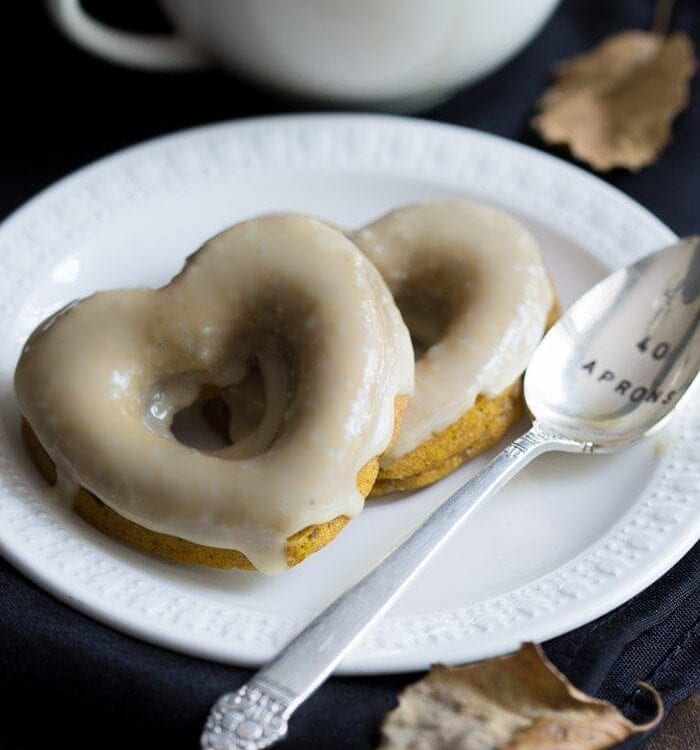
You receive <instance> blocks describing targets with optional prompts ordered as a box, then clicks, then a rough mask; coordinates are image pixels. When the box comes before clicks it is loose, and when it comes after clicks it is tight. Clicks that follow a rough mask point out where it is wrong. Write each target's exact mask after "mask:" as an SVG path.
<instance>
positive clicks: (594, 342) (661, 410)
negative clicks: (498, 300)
mask: <svg viewBox="0 0 700 750" xmlns="http://www.w3.org/2000/svg"><path fill="white" fill-rule="evenodd" d="M699 319H700V237H689V238H687V239H684V240H681V241H680V242H678V243H676V244H674V245H671V246H669V247H667V248H664V249H663V250H660V251H658V252H656V253H653V254H652V255H648V256H646V257H644V258H642V259H641V260H639V261H638V262H637V263H634V264H633V265H631V266H628V267H627V268H622V269H620V270H619V271H617V272H615V273H613V274H612V275H611V276H608V277H607V278H605V279H604V280H603V281H601V282H600V283H599V284H597V285H596V286H594V287H593V288H592V289H590V290H589V291H588V292H586V294H584V295H583V297H581V298H580V299H579V300H578V301H577V302H576V303H575V304H574V305H573V306H572V307H571V308H570V309H569V310H568V311H567V312H566V314H565V315H564V316H563V317H562V319H561V320H560V321H559V322H558V323H557V324H556V325H555V326H554V327H553V328H552V329H551V330H550V331H549V333H548V334H547V335H546V336H545V338H544V339H543V341H542V342H541V343H540V345H539V346H538V348H537V350H536V351H535V354H534V356H533V357H532V360H531V362H530V365H529V367H528V369H527V373H526V375H525V399H526V401H527V405H528V408H529V409H530V412H531V414H532V415H533V417H534V419H535V420H536V422H537V423H538V424H539V425H540V427H541V428H542V429H546V430H549V431H553V432H557V433H560V434H562V435H565V436H566V437H569V438H571V439H573V440H575V441H580V442H583V443H588V444H590V446H589V448H595V450H596V451H601V450H613V449H617V448H620V447H622V446H623V445H627V444H630V443H633V442H636V441H637V440H639V439H640V438H642V437H643V436H644V435H646V434H648V433H650V432H651V431H655V430H657V429H659V428H660V427H661V426H663V424H664V423H665V422H666V420H667V418H668V417H669V415H670V414H671V411H672V410H673V409H674V407H675V406H676V404H677V403H678V401H679V400H680V399H681V398H682V396H683V395H684V393H685V392H686V391H687V389H688V388H689V386H690V384H691V383H692V381H693V379H694V377H695V375H696V373H697V371H698V368H699V367H700V326H698V321H699Z"/></svg>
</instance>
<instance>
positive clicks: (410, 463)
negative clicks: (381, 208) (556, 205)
mask: <svg viewBox="0 0 700 750" xmlns="http://www.w3.org/2000/svg"><path fill="white" fill-rule="evenodd" d="M349 236H350V238H351V239H352V240H353V242H355V243H356V244H357V245H358V247H359V248H360V249H361V250H362V251H363V252H364V253H365V254H366V255H367V257H368V258H369V259H370V260H371V261H372V263H373V264H374V265H375V266H376V267H377V268H378V270H379V272H380V273H381V274H382V276H383V277H384V280H385V281H386V282H387V284H388V286H389V288H390V290H391V292H392V294H393V295H394V299H395V300H396V303H397V305H398V307H399V309H400V311H401V313H402V315H403V318H404V321H405V322H406V325H407V326H408V329H409V331H410V333H411V337H412V340H413V345H414V348H415V353H416V388H415V392H414V395H413V397H412V398H411V401H410V403H409V404H408V407H407V409H406V411H405V413H404V415H403V417H402V421H401V431H400V433H399V435H398V438H397V439H396V441H395V442H394V443H393V445H392V446H391V448H390V449H389V450H388V451H387V452H386V453H385V454H384V455H383V456H382V458H381V460H380V464H379V474H378V477H377V482H376V484H375V485H374V488H373V490H372V494H373V495H375V494H376V495H379V494H384V493H387V492H393V491H396V490H405V489H411V488H416V487H422V486H424V485H427V484H430V483H432V482H434V481H436V480H437V479H439V478H440V477H442V476H444V475H445V474H447V473H448V472H450V471H452V470H453V469H456V468H457V467H458V466H459V465H460V464H462V463H464V461H466V460H468V459H470V458H472V457H473V456H475V455H477V454H478V453H480V452H481V451H483V450H485V449H486V448H488V447H489V446H491V445H493V444H494V443H495V442H496V441H497V440H499V439H500V438H501V437H502V436H503V434H504V433H505V432H506V431H507V429H508V428H509V427H510V426H511V425H512V424H513V423H515V422H516V421H517V420H518V419H519V418H520V416H521V415H522V413H523V407H524V404H523V399H522V396H521V385H520V378H521V375H522V373H523V371H524V369H525V367H526V365H527V363H528V360H529V358H530V355H531V354H532V352H533V351H534V349H535V347H536V346H537V344H538V342H539V340H540V338H541V337H542V334H543V332H544V330H545V326H546V325H547V323H548V319H549V318H550V317H551V316H553V315H556V303H555V300H554V294H553V290H552V287H551V284H550V282H549V278H548V276H547V273H546V271H545V269H544V266H543V265H542V260H541V258H540V253H539V249H538V246H537V243H536V241H535V239H534V238H533V237H532V235H531V234H530V233H529V232H528V231H527V230H526V229H525V227H523V226H522V225H521V224H520V223H519V222H518V221H516V220H515V219H514V218H512V217H511V216H509V215H507V214H505V213H504V212H502V211H500V210H498V209H495V208H492V207H489V206H484V205H481V204H477V203H472V202H468V201H464V200H448V201H436V202H429V203H422V204H417V205H413V206H408V207H405V208H400V209H398V210H396V211H393V212H392V213H389V214H387V215H386V216H384V217H382V218H380V219H378V220H377V221H375V222H374V223H372V224H370V225H369V226H367V227H365V228H364V229H360V230H359V231H357V232H352V233H350V234H349Z"/></svg>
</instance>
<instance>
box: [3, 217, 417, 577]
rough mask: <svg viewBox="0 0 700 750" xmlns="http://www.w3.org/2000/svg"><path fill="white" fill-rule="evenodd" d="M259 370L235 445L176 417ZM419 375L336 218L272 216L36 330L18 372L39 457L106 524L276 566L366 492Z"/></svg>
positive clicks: (30, 439)
mask: <svg viewBox="0 0 700 750" xmlns="http://www.w3.org/2000/svg"><path fill="white" fill-rule="evenodd" d="M252 369H256V370H257V371H258V372H259V374H260V377H261V378H262V382H263V384H264V392H265V401H266V403H265V408H264V409H263V412H264V416H263V417H262V419H261V420H260V421H259V423H258V424H257V425H253V426H252V428H251V427H250V426H249V427H248V428H247V429H246V431H245V436H244V438H243V439H241V440H240V441H237V442H236V443H235V444H233V445H230V446H226V447H222V448H215V449H210V450H197V449H195V448H193V447H191V446H188V445H184V444H183V443H181V442H179V441H178V440H177V439H176V438H175V437H174V435H173V433H172V432H171V424H172V420H173V417H174V415H175V414H176V413H178V412H179V411H180V410H182V409H183V408H184V407H187V406H188V405H189V404H192V403H193V402H194V401H195V400H196V399H197V398H199V397H200V394H202V393H203V392H207V391H209V392H218V391H225V390H226V389H229V388H231V387H232V386H235V385H236V384H239V385H240V384H243V383H245V381H246V378H247V376H248V375H249V373H250V372H251V370H252ZM412 386H413V353H412V350H411V343H410V339H409V335H408V332H407V330H406V327H405V325H404V324H403V322H402V320H401V317H400V315H399V313H398V310H397V309H396V306H395V304H394V302H393V300H392V298H391V296H390V294H389V292H388V290H387V288H386V285H385V284H384V282H383V281H382V279H381V277H380V276H379V274H378V273H377V271H376V270H375V268H374V267H373V266H372V265H371V264H370V263H369V261H368V260H367V259H366V258H365V256H364V255H362V253H360V252H359V250H358V249H357V248H356V247H355V245H353V243H352V242H351V241H350V240H348V239H347V238H346V237H345V236H344V235H343V234H342V233H341V232H339V231H338V230H336V229H334V228H332V227H330V226H328V225H325V224H323V223H321V222H319V221H317V220H315V219H311V218H307V217H300V216H295V215H275V216H267V217H262V218H259V219H255V220H251V221H247V222H243V223H241V224H238V225H236V226H234V227H232V228H230V229H228V230H226V231H224V232H223V233H221V234H219V235H218V236H216V237H214V238H213V239H211V240H210V241H208V242H207V243H206V244H205V245H204V246H203V247H202V248H201V249H200V250H199V251H198V252H197V253H195V254H194V255H193V256H191V257H190V258H189V259H188V261H187V263H186V265H185V267H184V269H183V270H182V271H181V273H180V274H179V275H178V276H176V277H175V278H174V279H173V280H172V281H171V282H170V283H169V284H168V285H167V286H165V287H163V288H161V289H156V290H154V289H146V288H142V289H131V290H117V291H108V292H98V293H96V294H94V295H92V296H91V297H88V298H86V299H84V300H82V301H80V302H78V303H74V304H72V305H69V306H68V307H66V308H64V309H63V310H62V311H60V312H59V313H58V314H56V315H55V316H54V317H53V318H51V319H50V320H49V321H47V322H45V323H43V324H42V325H41V326H39V328H37V329H36V331H35V332H34V333H33V334H32V336H31V337H30V339H29V341H28V342H27V344H26V346H25V348H24V351H23V353H22V356H21V358H20V361H19V364H18V366H17V371H16V376H15V387H16V392H17V396H18V399H19V402H20V407H21V411H22V414H23V416H24V418H25V420H26V421H25V435H26V438H27V443H28V445H29V447H30V450H31V452H32V455H33V456H34V457H35V460H36V462H37V464H38V465H39V466H40V468H42V470H43V472H44V474H45V475H46V476H47V477H48V478H49V479H50V480H53V481H57V479H58V481H59V483H60V484H61V485H62V486H63V487H66V486H70V485H72V490H71V493H72V494H73V495H74V496H75V501H74V502H75V506H76V508H77V509H78V510H79V511H80V512H81V513H82V514H83V515H84V516H85V517H87V518H88V520H90V521H91V522H92V523H93V524H95V525H96V526H98V528H101V529H103V530H105V531H107V532H108V533H111V534H112V535H113V536H116V537H117V538H119V539H122V540H124V541H127V542H129V543H131V544H134V545H136V546H139V547H142V548H145V549H148V550H151V551H154V552H157V553H159V554H161V555H164V556H166V557H170V558H173V559H176V560H184V561H188V562H201V563H205V564H208V565H214V566H218V567H230V566H236V567H251V566H255V567H256V568H257V569H259V570H262V571H265V572H277V571H279V570H282V569H284V568H286V567H287V566H288V565H290V564H294V563H296V562H298V561H299V560H301V559H303V558H304V557H305V556H306V555H307V554H309V553H310V552H313V551H315V550H316V549H318V548H319V547H321V546H323V545H324V544H325V543H327V542H328V541H330V539H332V538H333V537H334V536H335V534H336V533H337V532H338V531H339V530H340V528H342V526H343V525H344V523H345V521H346V520H347V519H348V518H350V517H352V516H354V515H356V514H357V513H358V512H359V511H360V510H361V508H362V505H363V498H364V496H366V495H367V493H368V492H369V489H370V487H371V485H372V483H373V481H374V477H375V475H376V470H377V462H376V457H377V456H379V455H380V454H381V453H382V452H383V451H384V450H385V449H386V448H387V446H388V445H389V443H390V441H391V439H392V435H393V432H394V425H395V421H396V413H397V409H400V404H401V401H402V399H403V398H404V397H405V396H406V395H408V394H409V393H410V392H411V390H412Z"/></svg>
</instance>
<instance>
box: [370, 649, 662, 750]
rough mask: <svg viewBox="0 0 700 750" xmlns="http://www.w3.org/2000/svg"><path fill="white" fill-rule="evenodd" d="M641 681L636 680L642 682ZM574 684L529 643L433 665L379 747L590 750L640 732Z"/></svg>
mask: <svg viewBox="0 0 700 750" xmlns="http://www.w3.org/2000/svg"><path fill="white" fill-rule="evenodd" d="M640 684H641V683H640ZM644 687H646V688H647V689H648V690H650V691H651V692H652V693H653V695H654V697H655V699H656V702H657V706H658V712H657V716H656V717H655V718H654V720H653V721H651V722H650V723H648V724H643V725H636V724H633V723H632V722H630V721H629V720H628V719H626V718H625V717H624V716H623V715H622V714H621V713H620V712H619V711H618V710H617V709H616V708H615V706H613V705H612V704H611V703H608V702H606V701H601V700H598V699H597V698H591V697H590V696H588V695H586V694H585V693H583V692H581V691H580V690H578V689H577V688H575V687H574V686H573V685H572V684H571V683H570V682H569V681H568V680H567V679H566V678H565V677H564V675H562V674H561V673H560V672H558V671H557V669H556V667H554V665H552V664H551V663H550V662H549V661H548V660H547V658H546V657H545V656H544V654H543V652H542V650H541V649H540V648H539V647H538V646H536V645H534V644H532V643H526V644H524V645H523V646H522V647H521V648H520V650H519V651H518V652H517V653H515V654H511V655H509V656H504V657H500V658H496V659H488V660H487V661H483V662H479V663H477V664H472V665H469V666H466V667H445V666H442V665H438V666H435V667H433V668H432V669H431V670H430V672H429V673H428V674H427V675H426V676H425V677H424V678H423V679H422V680H419V681H418V682H416V683H414V684H413V685H410V686H409V687H407V688H406V689H405V690H404V691H403V693H402V694H401V695H400V696H399V705H398V707H397V708H395V709H394V710H393V711H391V712H390V713H389V714H387V716H386V718H385V719H384V724H383V726H382V740H383V741H382V744H381V747H380V750H595V749H597V748H607V747H612V746H613V745H615V744H617V743H618V742H621V741H622V740H624V739H625V738H627V737H629V736H630V735H633V734H637V733H639V732H644V731H646V730H648V729H651V728H652V727H654V726H656V724H658V723H659V721H661V717H662V714H663V707H662V705H661V699H660V698H659V696H658V694H657V693H656V692H655V691H654V690H653V688H651V687H650V686H648V685H645V686H644Z"/></svg>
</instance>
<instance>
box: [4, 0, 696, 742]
mask: <svg viewBox="0 0 700 750" xmlns="http://www.w3.org/2000/svg"><path fill="white" fill-rule="evenodd" d="M6 5H7V6H8V7H3V12H4V13H5V25H4V39H3V45H2V46H1V47H0V63H1V65H0V71H2V76H3V87H2V90H3V104H4V107H3V115H2V135H3V138H1V139H0V166H1V167H2V179H1V180H0V216H4V215H6V214H7V213H9V212H10V211H11V210H12V209H13V208H14V207H16V206H18V205H19V204H20V203H22V202H23V201H24V200H26V199H27V198H28V197H30V195H31V194H33V193H34V192H36V191H37V190H38V189H40V188H42V187H44V186H45V185H47V184H49V183H50V182H52V181H53V180H55V179H56V178H58V177H61V176H63V175H64V174H65V173H66V172H68V171H70V170H73V169H75V168H76V167H79V166H81V165H83V164H85V163H87V162H89V161H91V160H93V159H94V158H96V157H99V156H102V155H104V154H106V153H109V152H111V151H113V150H115V149H117V148H119V147H122V146H125V145H128V144H131V143H133V142H135V141H138V140H141V139H143V138H147V137H151V136H154V135H157V134H159V133H163V132H167V131H170V130H175V129H178V128H183V127H188V126H191V125H196V124H200V123H204V122H210V121H214V120H223V119H229V118H240V117H246V116H251V115H262V114H271V113H277V112H289V111H302V110H304V109H307V108H308V104H305V103H300V102H293V101H289V100H285V99H281V98H279V97H273V96H271V95H269V94H267V93H265V92H264V91H262V90H259V89H257V88H255V87H253V86H251V85H249V84H247V83H244V82H242V81H238V80H235V79H234V78H231V77H228V76H225V75H223V74H221V73H217V72H208V73H204V74H189V75H185V74H182V75H165V74H144V73H138V72H134V71H128V70H123V69H120V68H117V67H113V66H111V65H108V64H106V63H103V62H100V61H97V60H94V59H93V58H91V57H89V56H87V55H85V54H83V53H82V52H80V51H78V50H77V49H75V48H74V47H72V46H71V45H70V44H69V43H68V42H66V41H64V40H63V39H62V38H61V37H60V35H59V34H58V33H57V32H55V31H54V30H53V29H52V27H51V25H50V23H49V22H48V20H47V19H46V17H45V15H44V11H43V6H42V4H40V3H39V2H38V0H35V2H32V1H31V0H30V1H28V2H21V3H12V4H6ZM87 5H89V6H91V7H93V8H95V10H99V12H100V13H101V14H102V15H103V17H107V16H109V18H110V20H114V21H121V22H125V23H126V24H129V23H133V24H134V25H135V26H138V27H140V28H146V27H147V28H158V27H159V26H160V25H162V23H163V22H162V19H160V18H159V16H158V14H157V12H155V11H154V10H153V9H148V8H146V9H145V10H144V7H143V6H144V5H145V4H144V3H138V4H128V3H118V2H110V3H106V2H101V3H97V2H91V3H90V2H88V3H87ZM652 5H653V3H652V2H651V0H565V1H564V3H563V4H562V6H561V8H560V9H559V11H558V12H557V13H556V14H555V16H554V17H553V18H552V20H551V21H550V22H549V23H548V24H547V26H546V28H545V29H544V30H543V32H542V33H541V34H540V35H539V36H538V38H537V39H536V40H535V41H534V42H533V43H532V44H531V45H530V46H529V47H528V48H527V49H526V50H524V51H523V52H522V53H521V54H520V55H518V57H517V58H516V59H515V60H514V61H513V62H511V63H510V64H509V65H508V66H506V67H505V68H503V69H502V70H500V71H498V72H496V73H494V74H493V75H491V76H489V77H488V78H487V79H485V80H484V81H482V82H480V83H478V84H477V85H475V86H472V87H471V88H468V89H465V90H464V91H462V92H460V93H459V94H458V95H457V96H455V97H454V98H453V99H452V100H451V101H449V102H447V103H445V104H443V105H442V106H440V107H438V108H436V109H434V110H432V111H430V112H427V113H425V114H424V116H426V117H429V118H432V119H436V120H443V121H447V122H453V123H457V124H462V125H468V126H471V127H476V128H481V129H483V130H487V131H490V132H493V133H497V134H500V135H504V136H507V137H510V138H514V139H517V140H520V141H522V142H525V143H529V144H531V145H534V146H536V147H539V148H542V147H543V146H542V144H541V143H540V142H539V141H538V139H537V138H536V137H535V136H534V135H533V134H532V132H531V131H530V130H529V128H528V119H529V117H530V116H531V114H532V105H533V102H534V101H535V100H536V99H537V97H538V96H539V95H540V93H541V92H542V90H543V88H544V86H545V85H546V83H547V81H548V78H549V73H548V71H549V70H550V68H551V66H552V64H553V63H554V62H555V61H557V60H559V59H562V58H564V57H567V56H570V55H572V54H576V53H578V52H581V51H583V50H586V49H589V48H590V47H592V46H593V45H594V44H596V43H597V42H599V41H600V40H601V39H603V38H604V37H605V36H607V35H609V34H611V33H613V32H615V31H618V30H622V29H625V28H631V27H642V28H643V27H648V26H649V23H650V20H651V16H652ZM674 23H675V26H676V27H678V28H683V29H685V30H687V31H688V32H689V33H691V34H692V35H693V36H694V38H695V39H696V41H697V37H698V32H699V29H700V4H698V3H697V2H696V0H679V1H678V3H677V7H676V13H675V18H674ZM693 91H694V104H693V105H692V106H691V108H690V109H689V110H688V111H687V112H685V113H684V114H682V115H681V116H680V117H679V118H678V120H677V122H676V124H675V127H674V139H673V142H672V143H671V145H670V146H669V148H668V149H667V150H666V151H665V152H664V154H663V156H662V158H661V159H660V160H659V162H658V163H657V164H655V165H653V166H651V167H649V168H648V169H646V170H644V171H643V172H641V173H640V174H637V175H631V174H628V173H625V172H622V171H615V172H613V173H611V174H610V175H608V176H607V177H606V179H608V180H609V181H610V182H611V183H612V184H615V185H617V186H618V187H620V188H621V189H622V190H624V191H625V192H627V193H628V194H629V195H631V196H632V197H633V198H635V199H637V200H639V201H640V202H641V203H643V204H644V205H646V206H647V207H648V208H650V209H651V210H652V211H653V212H654V213H656V214H657V215H658V216H659V217H660V218H661V219H662V220H663V221H665V222H667V223H668V224H669V225H670V226H671V227H672V228H673V229H674V230H675V231H676V232H678V233H679V234H686V233H691V232H697V231H698V230H699V229H700V227H699V226H698V217H697V205H698V198H700V145H699V144H700V106H698V103H697V92H698V80H697V78H696V80H695V82H694V84H693ZM560 155H561V156H563V158H568V156H567V155H566V154H565V153H564V152H560ZM699 612H700V549H699V548H698V547H696V548H695V549H694V550H693V551H692V552H691V553H689V554H688V555H687V556H686V557H685V558H684V559H683V560H682V561H681V562H680V563H679V564H678V565H677V566H676V567H675V568H674V569H673V570H672V571H670V572H669V573H667V574H666V575H665V576H664V577H663V578H662V579H660V580H659V581H658V582H657V583H655V584H654V585H653V586H651V587H650V588H649V589H647V591H645V592H643V593H642V594H640V595H639V596H637V597H635V598H634V599H632V600H631V601H630V602H627V603H626V604H625V605H624V606H622V607H620V608H619V609H618V610H616V611H614V612H612V613H610V614H609V615H607V616H605V617H603V618H601V619H600V620H597V621H596V622H593V623H590V624H589V625H586V626H584V627H582V628H579V629H578V630H576V631H573V632H572V633H568V634H566V635H564V636H561V637H560V638H556V639H554V640H553V641H551V642H549V643H548V644H546V650H547V653H548V654H549V656H550V657H551V658H552V659H553V661H554V662H555V663H556V664H557V665H558V666H559V667H560V668H561V669H562V670H563V671H564V672H565V673H566V674H567V675H568V676H569V677H570V678H571V679H572V680H573V681H574V682H575V683H576V684H577V685H578V686H580V687H581V688H583V689H585V690H587V691H590V692H592V693H594V694H597V695H600V696H601V697H604V698H608V699H610V700H612V701H613V702H614V703H616V704H617V705H619V706H621V707H623V708H624V710H625V711H626V712H627V713H628V715H629V716H631V717H632V718H634V719H635V720H638V721H639V720H643V719H645V718H647V717H648V715H649V711H650V710H651V707H650V703H649V700H648V698H647V697H646V696H645V695H644V694H643V693H642V692H640V691H638V690H636V689H635V683H636V682H637V681H639V680H646V681H647V682H650V683H651V684H653V685H654V686H655V687H656V688H657V689H658V690H659V691H660V692H661V693H662V694H663V696H664V700H665V702H666V704H667V706H672V705H674V704H675V703H677V702H678V701H680V700H683V699H684V698H685V697H686V696H687V695H689V693H690V692H691V691H692V690H693V689H697V688H698V687H699V686H700V673H699V670H700V635H699V632H698V613H699ZM247 674H248V673H247V672H246V671H245V670H241V669H234V668H229V667H224V666H221V665H217V664H211V663H207V662H204V661H200V660H196V659H191V658H188V657H185V656H182V655H179V654H175V653H172V652H169V651H166V650H163V649H159V648H156V647H153V646H150V645H148V644H145V643H141V642H139V641H136V640H134V639H132V638H129V637H128V636H125V635H122V634H120V633H118V632H116V631H113V630H111V629H110V628H107V627H105V626H103V625H100V624H98V623H96V622H94V621H92V620H90V619H89V618H86V617H84V616H83V615H81V614H79V613H77V612H75V611H73V610H72V609H70V608H68V607H67V606H65V605H63V604H61V603H59V602H58V601H56V600H55V599H53V598H52V597H51V596H49V595H48V594H45V593H44V592H43V591H41V590H40V589H38V588H37V587H36V586H34V585H33V584H32V583H30V582H29V581H27V580H26V579H25V578H24V577H23V576H21V575H20V574H19V573H17V572H16V571H15V570H14V569H13V568H12V567H11V566H9V565H8V564H6V563H4V562H1V561H0V744H2V743H3V742H5V743H11V742H16V743H17V746H18V747H20V748H24V749H26V750H30V749H32V748H37V749H39V748H57V747H62V746H69V747H71V748H76V749H79V748H88V747H90V748H92V747H100V748H112V747H114V748H117V747H118V748H125V747H134V748H137V747H144V746H151V747H158V748H160V747H168V748H170V750H178V748H183V749H184V748H194V747H196V738H197V736H198V733H199V730H200V727H201V723H202V721H203V719H204V716H205V715H206V712H207V709H208V708H209V706H210V705H211V703H212V701H213V700H214V699H215V698H216V697H217V696H218V695H219V694H220V693H221V692H223V691H224V690H227V689H230V688H232V687H236V686H237V685H239V684H240V683H242V682H243V681H244V680H245V678H246V676H247ZM417 677H418V675H401V676H388V677H380V678H371V679H370V678H362V679H361V678H354V679H333V680H331V681H329V682H328V683H327V684H326V685H325V686H324V687H323V688H322V689H321V690H319V692H318V693H317V694H316V695H315V696H313V697H312V698H311V699H310V700H309V701H308V703H307V704H306V705H304V706H303V707H302V708H301V709H300V710H299V712H298V713H297V714H296V715H295V717H294V721H293V725H292V732H291V736H290V738H289V740H288V741H287V742H286V743H285V745H284V746H283V747H285V748H287V749H288V750H290V749H291V748H304V749H306V748H318V749H320V750H323V749H324V748H329V749H331V748H332V749H333V750H344V749H345V748H347V749H350V748H352V749H355V748H370V747H372V746H373V745H374V743H375V742H376V727H377V724H378V722H379V720H380V719H381V717H382V716H383V715H384V713H385V712H386V711H387V710H388V709H389V708H391V707H392V706H393V705H394V704H395V701H396V695H397V693H398V691H399V690H400V689H401V688H402V687H403V686H404V685H406V684H407V683H409V682H411V681H413V680H414V679H416V678H417ZM640 741H641V739H640V738H637V739H636V740H635V741H633V742H631V743H627V745H626V746H627V747H632V746H633V745H636V744H639V742H640Z"/></svg>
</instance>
